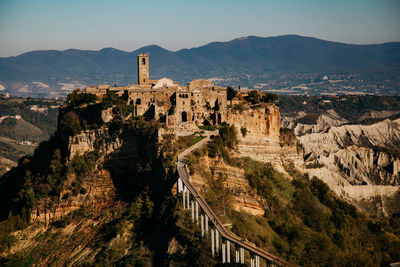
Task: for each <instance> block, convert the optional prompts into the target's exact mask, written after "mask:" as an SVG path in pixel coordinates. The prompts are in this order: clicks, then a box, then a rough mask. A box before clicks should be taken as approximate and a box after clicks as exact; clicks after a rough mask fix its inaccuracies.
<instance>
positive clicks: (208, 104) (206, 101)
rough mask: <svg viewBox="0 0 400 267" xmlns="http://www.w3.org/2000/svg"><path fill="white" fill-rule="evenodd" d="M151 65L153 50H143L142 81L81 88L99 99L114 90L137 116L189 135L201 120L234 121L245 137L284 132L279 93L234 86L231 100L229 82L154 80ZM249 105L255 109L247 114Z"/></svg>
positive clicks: (275, 136)
mask: <svg viewBox="0 0 400 267" xmlns="http://www.w3.org/2000/svg"><path fill="white" fill-rule="evenodd" d="M149 65H150V57H149V55H147V54H139V55H138V56H137V70H138V77H137V83H136V84H131V85H129V86H117V85H114V86H113V85H109V84H108V85H105V84H99V85H97V86H89V87H86V88H84V90H83V91H79V92H80V93H86V94H92V95H96V97H97V100H98V101H101V99H103V98H104V97H105V96H106V95H107V94H109V93H112V94H115V95H117V96H119V97H121V98H123V99H124V101H125V103H126V104H127V105H130V106H131V107H132V115H133V116H144V117H146V118H148V119H155V120H158V121H159V122H161V123H165V124H166V125H167V126H168V128H169V129H175V130H176V131H175V133H176V134H177V135H182V134H183V135H184V133H182V132H185V133H193V132H194V131H195V130H196V129H198V128H197V127H198V126H210V125H221V124H223V123H228V124H231V125H234V126H235V127H236V129H237V132H244V131H246V134H243V135H242V137H243V138H244V137H245V135H247V134H249V136H251V135H252V134H255V135H257V136H256V138H261V139H263V138H265V137H268V138H269V137H272V139H273V141H275V142H276V141H277V139H278V138H279V129H280V116H279V108H278V107H277V106H276V105H274V104H273V102H274V100H276V96H275V98H274V97H272V98H271V97H270V98H268V95H269V96H270V95H271V94H265V93H262V92H261V91H258V90H253V91H250V90H248V89H245V90H239V91H234V90H233V89H232V88H231V90H233V91H234V93H233V96H232V97H231V98H230V100H229V101H228V100H227V99H228V97H227V88H224V87H221V86H217V85H215V84H214V82H212V81H208V80H203V79H193V80H192V81H190V82H188V83H187V86H184V85H180V84H179V83H178V82H175V81H173V80H172V79H169V78H161V79H159V80H152V79H151V78H150V71H149ZM266 96H267V97H266ZM228 102H229V103H228ZM244 110H252V112H251V114H247V113H246V115H244V114H243V111H244ZM254 112H255V113H257V116H255V115H254V114H255V113H254ZM260 112H261V113H262V114H261V113H260ZM102 117H105V116H104V115H103V116H102ZM109 117H110V118H111V116H109ZM105 122H107V119H106V121H105Z"/></svg>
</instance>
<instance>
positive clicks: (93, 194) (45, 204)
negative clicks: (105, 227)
mask: <svg viewBox="0 0 400 267" xmlns="http://www.w3.org/2000/svg"><path fill="white" fill-rule="evenodd" d="M75 180H76V177H75V176H73V175H71V176H70V177H69V179H68V181H66V183H65V184H64V189H63V191H62V192H61V194H60V197H59V198H57V199H52V198H45V199H42V200H41V201H40V203H39V204H38V205H36V207H35V208H34V209H33V210H32V213H31V222H41V223H45V224H48V223H50V222H52V221H55V220H58V219H60V218H62V217H63V216H64V215H67V214H68V213H70V212H72V211H75V210H78V209H80V208H83V207H86V208H89V207H90V208H92V209H97V210H101V209H104V208H106V207H110V206H112V205H114V204H115V197H116V195H117V194H116V189H115V186H114V184H113V181H112V179H111V176H110V174H109V172H108V171H105V170H103V171H100V172H94V173H92V174H91V175H90V176H89V177H86V179H85V180H84V181H83V183H82V187H81V188H82V189H83V191H80V192H77V193H74V192H73V190H71V188H72V186H71V184H72V183H74V181H75Z"/></svg>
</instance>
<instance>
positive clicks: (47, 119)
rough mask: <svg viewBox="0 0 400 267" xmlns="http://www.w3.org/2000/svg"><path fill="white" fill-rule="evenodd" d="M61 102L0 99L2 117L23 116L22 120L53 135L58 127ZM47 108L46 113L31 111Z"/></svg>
mask: <svg viewBox="0 0 400 267" xmlns="http://www.w3.org/2000/svg"><path fill="white" fill-rule="evenodd" d="M62 103H63V101H61V100H49V99H35V98H29V97H28V98H15V97H12V98H0V117H2V116H7V115H8V116H15V115H21V117H22V119H24V120H25V121H27V122H29V123H31V124H33V125H35V126H36V127H38V128H40V129H41V130H43V131H44V132H46V133H48V134H51V133H53V132H54V131H55V130H56V127H57V116H58V108H54V106H58V105H60V104H62ZM33 105H37V106H38V107H44V108H47V110H46V111H44V112H38V111H35V110H32V109H31V106H33Z"/></svg>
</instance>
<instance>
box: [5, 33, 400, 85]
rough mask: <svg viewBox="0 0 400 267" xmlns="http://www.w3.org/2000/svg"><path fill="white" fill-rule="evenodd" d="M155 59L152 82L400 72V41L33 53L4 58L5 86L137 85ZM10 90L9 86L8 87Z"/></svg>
mask: <svg viewBox="0 0 400 267" xmlns="http://www.w3.org/2000/svg"><path fill="white" fill-rule="evenodd" d="M139 53H148V54H150V72H151V76H152V78H161V77H163V76H166V77H170V78H172V79H175V80H177V81H185V80H186V81H188V80H191V79H192V78H194V77H202V78H210V77H221V76H225V77H227V76H230V77H234V76H237V75H243V74H262V73H267V72H277V71H279V72H302V73H315V72H318V73H324V72H327V73H374V74H376V73H394V74H395V75H398V74H399V73H400V42H390V43H383V44H373V45H354V44H344V43H339V42H331V41H325V40H320V39H317V38H312V37H303V36H298V35H284V36H277V37H256V36H248V37H243V38H238V39H234V40H232V41H228V42H212V43H209V44H207V45H204V46H200V47H196V48H190V49H181V50H179V51H176V52H172V51H168V50H166V49H164V48H162V47H159V46H157V45H150V46H145V47H142V48H140V49H137V50H135V51H133V52H126V51H122V50H118V49H114V48H104V49H101V50H99V51H91V50H78V49H68V50H64V51H56V50H45V51H31V52H27V53H24V54H21V55H19V56H16V57H6V58H4V57H3V58H0V81H1V82H2V83H3V84H6V85H7V83H8V85H10V83H15V82H21V81H41V82H46V83H47V84H49V83H50V85H51V84H52V83H53V82H63V81H65V80H71V81H81V82H83V83H84V84H87V83H96V82H103V81H109V82H111V83H113V82H118V83H126V82H127V81H130V82H131V83H132V82H136V73H137V70H136V55H137V54H139ZM6 87H7V86H6Z"/></svg>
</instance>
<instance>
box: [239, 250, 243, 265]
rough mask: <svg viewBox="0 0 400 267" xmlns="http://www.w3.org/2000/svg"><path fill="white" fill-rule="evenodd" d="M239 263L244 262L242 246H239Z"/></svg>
mask: <svg viewBox="0 0 400 267" xmlns="http://www.w3.org/2000/svg"><path fill="white" fill-rule="evenodd" d="M240 263H241V264H244V248H240Z"/></svg>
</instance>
